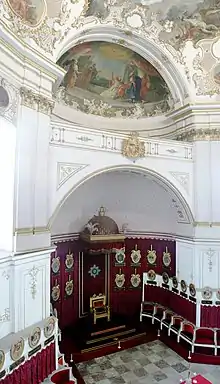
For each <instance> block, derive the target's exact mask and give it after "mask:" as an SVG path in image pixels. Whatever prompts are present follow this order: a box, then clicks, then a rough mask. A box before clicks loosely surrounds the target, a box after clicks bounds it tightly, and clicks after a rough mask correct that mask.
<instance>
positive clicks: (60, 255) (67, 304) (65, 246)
mask: <svg viewBox="0 0 220 384" xmlns="http://www.w3.org/2000/svg"><path fill="white" fill-rule="evenodd" d="M79 251H80V243H79V241H77V240H76V241H68V242H63V243H58V244H57V250H56V252H53V253H52V254H51V303H52V305H53V308H56V309H57V312H58V318H59V326H60V328H61V329H63V328H65V327H68V326H70V325H72V324H74V322H75V321H77V319H78V308H79V305H78V302H79V299H78V295H79V281H78V277H79Z"/></svg>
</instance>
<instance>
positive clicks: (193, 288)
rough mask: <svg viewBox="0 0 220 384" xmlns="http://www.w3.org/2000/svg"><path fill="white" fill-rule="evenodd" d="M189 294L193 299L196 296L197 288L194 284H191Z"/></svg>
mask: <svg viewBox="0 0 220 384" xmlns="http://www.w3.org/2000/svg"><path fill="white" fill-rule="evenodd" d="M189 293H190V295H191V296H192V297H195V296H196V288H195V285H194V284H192V283H191V284H189Z"/></svg>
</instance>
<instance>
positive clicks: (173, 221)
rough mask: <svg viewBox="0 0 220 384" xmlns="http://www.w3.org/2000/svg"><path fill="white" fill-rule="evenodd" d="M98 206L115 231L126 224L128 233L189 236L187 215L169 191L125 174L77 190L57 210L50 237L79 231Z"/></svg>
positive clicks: (108, 176) (101, 178) (114, 174)
mask: <svg viewBox="0 0 220 384" xmlns="http://www.w3.org/2000/svg"><path fill="white" fill-rule="evenodd" d="M102 205H103V206H104V207H105V208H106V215H108V216H110V217H112V218H113V219H114V220H115V221H116V223H117V224H118V226H119V229H121V228H122V226H123V225H124V224H126V226H127V229H128V230H129V231H135V232H142V231H144V232H159V233H174V234H179V235H183V236H191V235H192V231H193V227H192V225H191V224H190V222H189V218H188V216H187V212H186V211H185V209H184V207H183V206H182V204H181V202H180V201H179V200H178V198H177V197H176V196H174V195H173V192H172V191H169V192H167V190H166V189H165V188H164V186H162V185H160V184H158V183H157V182H156V181H152V180H151V179H149V178H148V177H147V176H144V175H140V174H135V173H131V172H128V171H127V172H111V173H105V174H102V175H99V176H96V177H93V178H92V179H90V180H89V181H87V182H85V183H84V184H83V185H81V186H80V187H79V188H77V189H76V190H75V191H74V192H73V193H72V194H71V195H70V196H69V198H68V199H67V200H66V201H65V203H64V204H63V206H62V207H61V209H60V210H59V212H58V214H57V216H56V218H55V220H54V222H53V224H52V229H51V231H52V235H55V234H56V235H57V234H67V233H73V232H79V231H80V230H81V229H82V228H83V226H84V225H85V224H86V223H87V222H88V220H89V219H90V218H91V217H92V216H93V215H94V214H97V213H98V210H99V208H100V206H102Z"/></svg>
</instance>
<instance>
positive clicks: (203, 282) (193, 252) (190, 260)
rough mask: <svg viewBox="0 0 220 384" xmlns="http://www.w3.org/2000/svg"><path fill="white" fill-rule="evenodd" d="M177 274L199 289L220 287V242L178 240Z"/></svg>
mask: <svg viewBox="0 0 220 384" xmlns="http://www.w3.org/2000/svg"><path fill="white" fill-rule="evenodd" d="M176 253H177V264H176V274H177V276H178V278H179V279H180V280H181V279H183V280H185V281H186V282H187V284H190V283H194V284H195V286H196V288H197V289H198V291H201V290H202V289H203V288H204V287H211V288H212V289H214V290H217V289H219V288H220V242H219V241H213V240H209V241H208V240H205V239H204V240H203V241H201V240H200V241H196V240H191V241H189V240H188V241H187V240H181V239H177V242H176Z"/></svg>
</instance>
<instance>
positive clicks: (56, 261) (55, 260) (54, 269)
mask: <svg viewBox="0 0 220 384" xmlns="http://www.w3.org/2000/svg"><path fill="white" fill-rule="evenodd" d="M51 268H52V272H53V273H54V274H57V273H58V272H59V270H60V258H59V256H57V255H55V256H54V258H53V259H52V264H51Z"/></svg>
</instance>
